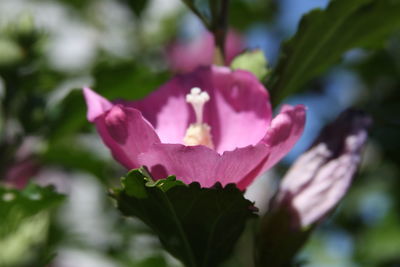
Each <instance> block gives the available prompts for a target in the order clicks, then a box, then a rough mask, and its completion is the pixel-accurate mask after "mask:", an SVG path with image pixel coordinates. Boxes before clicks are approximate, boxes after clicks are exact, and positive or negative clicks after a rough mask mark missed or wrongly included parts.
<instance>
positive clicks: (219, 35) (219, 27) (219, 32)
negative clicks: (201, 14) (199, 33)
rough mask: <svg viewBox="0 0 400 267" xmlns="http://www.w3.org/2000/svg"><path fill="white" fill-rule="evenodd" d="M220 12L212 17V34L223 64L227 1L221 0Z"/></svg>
mask: <svg viewBox="0 0 400 267" xmlns="http://www.w3.org/2000/svg"><path fill="white" fill-rule="evenodd" d="M220 3H221V5H220V12H219V16H218V17H217V18H215V17H213V25H212V26H213V27H212V32H213V34H214V39H215V45H216V47H217V50H218V52H219V54H220V55H221V56H222V59H223V62H225V58H226V55H225V40H226V32H227V28H228V18H229V0H221V2H220Z"/></svg>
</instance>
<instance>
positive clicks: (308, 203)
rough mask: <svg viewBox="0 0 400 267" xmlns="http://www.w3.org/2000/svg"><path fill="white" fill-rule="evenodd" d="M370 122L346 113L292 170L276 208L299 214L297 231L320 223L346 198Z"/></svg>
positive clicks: (279, 194) (277, 199) (367, 119)
mask: <svg viewBox="0 0 400 267" xmlns="http://www.w3.org/2000/svg"><path fill="white" fill-rule="evenodd" d="M370 124H371V119H370V118H369V116H367V115H366V114H364V113H362V112H359V111H355V110H347V111H345V112H343V113H342V114H341V115H340V116H339V117H338V118H337V119H336V120H335V121H334V122H333V123H332V124H330V125H328V126H326V127H325V128H324V130H323V131H322V132H321V134H320V135H319V137H318V139H317V140H316V143H315V144H314V145H313V146H312V147H311V148H310V149H309V150H308V151H307V152H305V153H304V154H303V155H301V156H300V157H299V158H298V159H297V160H296V162H295V163H294V164H293V165H292V167H291V168H290V169H289V171H288V173H287V174H286V175H285V177H284V178H283V180H282V183H281V185H280V188H279V191H278V195H277V198H276V199H275V202H274V205H275V206H276V207H277V208H279V207H285V206H287V205H289V209H290V210H292V211H293V212H296V213H297V216H298V217H299V218H298V220H299V225H298V227H300V226H301V227H308V226H310V225H311V224H314V223H317V222H318V221H320V220H321V219H322V218H324V217H325V215H326V214H327V213H328V212H330V211H331V210H332V209H333V208H334V207H335V206H336V205H337V204H338V202H339V201H340V200H341V199H342V198H343V196H344V194H345V193H346V192H347V189H348V188H349V186H350V185H351V182H352V179H353V178H354V175H355V173H356V171H357V169H358V167H359V164H360V162H361V152H362V150H363V148H364V145H365V143H366V141H367V135H368V134H367V129H368V127H369V126H370Z"/></svg>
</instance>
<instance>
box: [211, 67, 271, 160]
mask: <svg viewBox="0 0 400 267" xmlns="http://www.w3.org/2000/svg"><path fill="white" fill-rule="evenodd" d="M212 74H213V85H212V86H213V87H214V88H213V89H214V93H213V94H212V95H211V101H210V102H211V105H214V106H213V107H207V106H206V110H205V114H204V118H205V121H206V122H207V123H209V124H210V126H211V129H212V135H213V140H214V144H215V146H216V150H217V151H218V152H219V153H222V152H224V151H231V150H234V149H235V148H238V147H239V148H240V147H246V146H248V145H256V144H257V143H258V142H259V141H260V140H261V139H262V138H263V136H264V135H265V130H266V129H267V128H268V126H269V123H270V121H271V117H272V111H271V106H270V100H269V95H268V92H267V90H266V89H265V88H264V86H263V85H262V84H261V83H260V82H259V81H258V79H257V78H256V77H255V76H254V75H253V74H251V73H250V72H247V71H243V70H237V71H231V70H229V69H227V68H221V67H214V68H213V69H212ZM213 99H214V101H213Z"/></svg>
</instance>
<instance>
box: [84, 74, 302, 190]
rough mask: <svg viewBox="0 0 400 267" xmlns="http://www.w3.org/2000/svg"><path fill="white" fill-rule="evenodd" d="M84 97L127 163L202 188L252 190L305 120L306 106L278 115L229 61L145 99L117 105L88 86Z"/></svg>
mask: <svg viewBox="0 0 400 267" xmlns="http://www.w3.org/2000/svg"><path fill="white" fill-rule="evenodd" d="M200 88H201V89H200ZM202 90H203V91H202ZM84 95H85V98H86V103H87V106H88V113H87V118H88V120H89V121H91V122H94V123H95V124H96V127H97V130H98V132H99V133H100V135H101V138H102V139H103V141H104V143H105V144H106V145H107V146H108V147H109V148H110V150H111V152H112V154H113V156H114V158H115V159H116V160H118V161H119V162H120V163H121V164H123V165H124V166H125V167H126V168H128V169H133V168H138V167H140V166H143V165H144V166H147V167H148V168H149V170H150V172H151V174H152V175H153V176H154V178H155V179H161V178H165V177H167V176H168V175H176V176H177V178H178V179H180V180H182V181H184V182H185V183H191V182H194V181H197V182H199V183H200V184H201V185H202V186H203V187H211V186H213V185H214V184H215V183H216V182H220V183H221V184H222V185H226V184H228V183H235V184H237V186H238V187H239V188H241V189H245V188H246V187H247V186H248V185H249V184H250V183H251V182H252V181H253V180H254V178H255V177H256V176H258V175H259V174H260V173H261V172H264V171H265V170H267V169H269V168H271V167H272V166H273V165H274V164H276V163H277V162H278V161H279V160H280V159H281V158H282V157H283V156H284V155H285V154H286V153H287V152H288V151H289V150H290V149H291V148H292V146H293V145H294V144H295V143H296V141H297V140H298V139H299V137H300V135H301V134H302V131H303V128H304V124H305V108H304V106H302V105H298V106H295V107H292V106H288V105H285V106H284V107H283V108H282V109H281V112H280V113H279V114H278V115H277V116H276V117H275V118H274V119H272V111H271V106H270V102H269V95H268V93H267V91H266V89H265V88H264V87H263V85H262V84H261V83H260V82H259V81H258V80H257V78H256V77H255V76H254V75H252V74H251V73H249V72H246V71H242V70H237V71H231V70H230V69H229V68H226V67H203V68H199V69H197V70H196V71H194V72H192V73H189V74H185V75H178V76H176V77H175V78H173V79H172V80H170V81H169V82H167V83H166V84H164V85H163V86H162V87H161V88H159V89H158V90H157V91H155V92H153V93H152V94H151V95H149V96H148V97H147V98H145V99H143V100H141V101H133V102H126V101H117V102H114V103H112V102H109V101H108V100H106V99H104V98H103V97H101V96H99V95H98V94H96V93H95V92H93V91H92V90H90V89H88V88H85V89H84Z"/></svg>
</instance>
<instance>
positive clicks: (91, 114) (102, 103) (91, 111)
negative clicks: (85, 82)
mask: <svg viewBox="0 0 400 267" xmlns="http://www.w3.org/2000/svg"><path fill="white" fill-rule="evenodd" d="M83 95H84V97H85V100H86V105H87V107H88V111H87V114H86V117H87V119H88V121H90V122H94V121H95V119H96V118H97V117H99V116H101V115H102V114H103V113H104V112H106V111H107V110H110V109H111V108H112V106H113V104H112V103H111V102H110V101H108V100H107V99H105V98H104V97H102V96H101V95H99V94H97V93H96V92H94V91H93V90H92V89H90V88H88V87H85V88H83Z"/></svg>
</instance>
